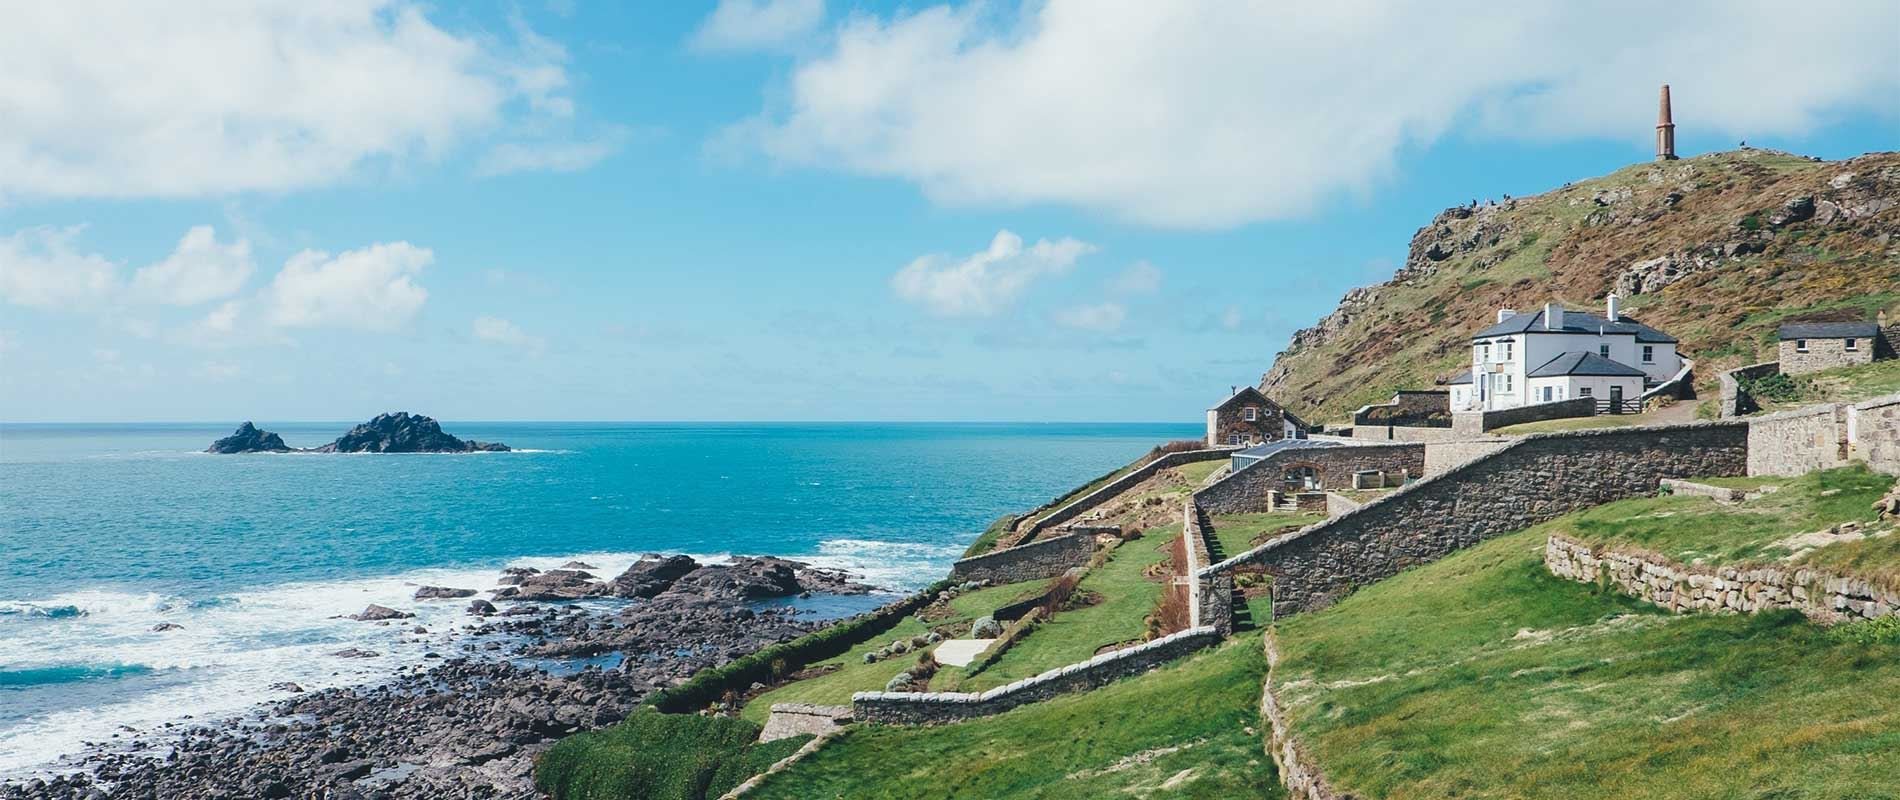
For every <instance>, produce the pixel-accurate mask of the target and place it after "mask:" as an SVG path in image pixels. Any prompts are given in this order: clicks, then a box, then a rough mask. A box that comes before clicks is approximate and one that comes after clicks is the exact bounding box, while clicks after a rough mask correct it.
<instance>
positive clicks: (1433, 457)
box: [1425, 438, 1517, 475]
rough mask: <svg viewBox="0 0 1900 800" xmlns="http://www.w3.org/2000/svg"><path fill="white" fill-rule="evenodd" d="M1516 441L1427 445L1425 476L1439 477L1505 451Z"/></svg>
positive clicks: (1489, 440) (1468, 440) (1478, 440)
mask: <svg viewBox="0 0 1900 800" xmlns="http://www.w3.org/2000/svg"><path fill="white" fill-rule="evenodd" d="M1514 441H1517V440H1515V439H1504V438H1494V439H1464V440H1460V441H1456V442H1432V443H1429V444H1427V445H1425V474H1426V475H1437V474H1440V473H1443V472H1448V471H1450V470H1452V469H1453V468H1455V467H1457V466H1459V465H1461V464H1466V463H1470V462H1472V461H1476V460H1478V459H1480V458H1483V457H1485V456H1488V455H1491V454H1492V453H1495V452H1497V451H1499V450H1503V449H1504V448H1505V447H1506V446H1507V445H1509V444H1511V443H1512V442H1514Z"/></svg>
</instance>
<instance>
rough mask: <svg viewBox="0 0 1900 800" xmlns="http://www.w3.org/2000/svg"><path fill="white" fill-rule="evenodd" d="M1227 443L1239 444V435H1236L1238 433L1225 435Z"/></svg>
mask: <svg viewBox="0 0 1900 800" xmlns="http://www.w3.org/2000/svg"><path fill="white" fill-rule="evenodd" d="M1227 443H1228V444H1240V434H1238V433H1230V434H1227Z"/></svg>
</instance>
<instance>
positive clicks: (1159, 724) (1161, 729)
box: [749, 635, 1285, 800]
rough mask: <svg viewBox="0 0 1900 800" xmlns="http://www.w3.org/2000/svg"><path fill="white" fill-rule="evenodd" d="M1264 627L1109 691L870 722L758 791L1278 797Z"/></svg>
mask: <svg viewBox="0 0 1900 800" xmlns="http://www.w3.org/2000/svg"><path fill="white" fill-rule="evenodd" d="M1265 672H1266V664H1265V661H1264V659H1263V658H1262V656H1261V652H1260V637H1259V636H1258V635H1251V636H1246V637H1243V638H1240V639H1238V640H1236V641H1233V642H1229V643H1227V644H1226V645H1224V646H1222V647H1220V648H1218V649H1215V650H1212V651H1209V652H1205V653H1201V654H1198V655H1195V656H1193V657H1191V658H1188V659H1186V660H1184V661H1182V662H1180V663H1177V664H1173V665H1170V666H1167V667H1164V668H1161V669H1158V670H1156V671H1154V672H1150V673H1148V674H1146V675H1142V676H1139V677H1135V678H1130V679H1128V680H1125V681H1121V682H1119V683H1115V684H1112V685H1110V686H1108V687H1106V688H1103V689H1101V690H1099V691H1095V692H1090V693H1088V694H1081V695H1069V696H1065V697H1059V698H1056V699H1053V700H1050V701H1048V702H1044V703H1037V704H1034V705H1030V706H1025V707H1023V708H1019V709H1017V710H1015V711H1011V712H1009V713H1006V714H1000V715H998V716H994V717H988V718H985V719H979V720H973V721H969V722H962V723H958V724H955V725H941V726H936V727H928V728H903V727H894V726H868V727H860V728H857V729H854V730H851V731H850V732H848V733H846V734H845V735H844V736H843V738H840V739H838V740H836V741H833V742H831V743H830V744H828V745H826V746H825V747H824V749H822V750H819V751H818V752H817V753H815V754H813V755H812V756H810V757H808V758H806V759H805V760H803V761H800V762H799V763H798V764H797V765H795V766H793V767H792V768H791V769H790V770H788V771H786V772H784V773H781V774H779V775H777V776H774V777H772V778H770V779H768V780H767V781H766V782H765V784H764V785H763V786H761V787H760V789H759V791H757V792H755V793H753V794H751V795H749V797H754V798H759V799H760V800H767V799H768V798H796V800H821V799H826V798H854V799H855V798H885V799H889V800H897V799H898V798H919V799H920V800H921V799H922V798H930V799H931V800H941V799H942V798H951V797H999V798H1000V797H1009V798H1045V799H1047V800H1068V799H1069V798H1077V799H1078V800H1079V799H1080V798H1098V797H1134V798H1157V799H1159V798H1214V797H1219V798H1277V797H1284V796H1285V795H1284V794H1283V793H1282V791H1281V790H1280V785H1279V780H1278V778H1277V777H1276V776H1275V774H1274V771H1273V762H1272V761H1271V760H1269V759H1268V758H1267V756H1266V754H1265V753H1264V752H1262V749H1261V746H1260V737H1259V733H1260V729H1259V728H1258V725H1259V703H1260V682H1261V679H1262V677H1263V676H1264V675H1265Z"/></svg>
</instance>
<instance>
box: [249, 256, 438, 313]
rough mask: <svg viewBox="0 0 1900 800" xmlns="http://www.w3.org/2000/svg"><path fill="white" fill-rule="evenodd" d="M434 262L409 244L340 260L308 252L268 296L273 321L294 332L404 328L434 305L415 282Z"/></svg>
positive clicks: (281, 275)
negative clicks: (426, 304) (425, 307)
mask: <svg viewBox="0 0 1900 800" xmlns="http://www.w3.org/2000/svg"><path fill="white" fill-rule="evenodd" d="M434 260H435V253H433V252H431V251H430V250H429V249H427V248H423V247H416V246H415V245H412V244H410V243H408V242H393V243H383V244H373V245H370V246H369V247H366V248H363V249H361V250H348V251H345V252H343V253H340V254H338V255H337V256H336V257H334V258H332V257H331V256H330V254H329V253H324V252H319V251H315V250H305V251H303V252H301V253H298V254H296V255H294V256H291V257H290V260H289V261H287V262H285V263H284V268H283V271H281V272H279V273H277V278H276V279H275V280H273V281H271V285H270V288H268V289H267V290H265V292H264V294H265V297H266V301H267V303H268V305H269V311H268V312H267V317H268V318H269V320H270V321H271V323H272V324H275V325H280V326H283V327H291V328H313V327H333V328H348V329H353V330H364V331H388V330H394V329H396V328H400V327H402V326H403V325H405V324H407V323H408V322H409V320H410V319H411V318H413V317H415V315H416V312H417V311H420V310H421V309H422V303H423V301H425V300H427V299H429V292H428V290H426V289H424V288H422V287H421V286H419V285H417V284H416V283H415V280H414V278H415V276H416V275H418V274H420V273H421V272H422V269H423V267H426V266H428V265H429V264H430V263H431V262H433V261H434Z"/></svg>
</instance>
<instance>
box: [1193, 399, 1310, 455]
mask: <svg viewBox="0 0 1900 800" xmlns="http://www.w3.org/2000/svg"><path fill="white" fill-rule="evenodd" d="M1306 431H1307V425H1306V423H1305V422H1303V421H1301V420H1300V418H1299V417H1296V416H1293V412H1291V411H1288V410H1286V409H1285V408H1282V407H1280V404H1279V403H1275V402H1273V401H1272V400H1271V399H1268V398H1267V396H1266V395H1264V394H1261V393H1260V390H1259V389H1255V388H1254V387H1252V386H1248V387H1246V388H1244V389H1241V390H1239V391H1237V392H1234V393H1233V395H1231V396H1229V397H1228V398H1227V399H1226V400H1223V401H1221V404H1220V405H1217V406H1214V407H1213V408H1210V409H1208V410H1207V445H1208V446H1209V447H1222V446H1230V445H1248V444H1263V443H1265V442H1273V441H1279V440H1281V439H1304V438H1306Z"/></svg>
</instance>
